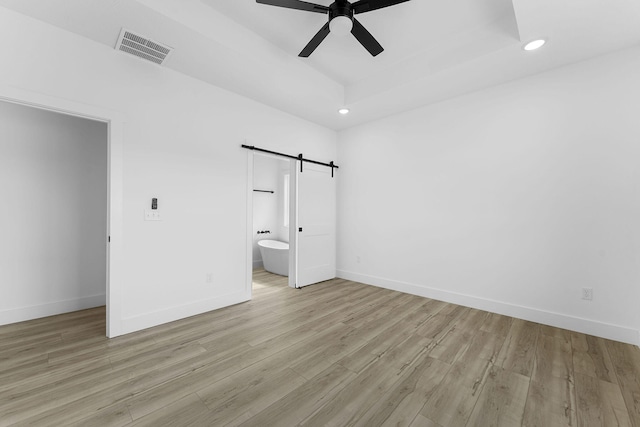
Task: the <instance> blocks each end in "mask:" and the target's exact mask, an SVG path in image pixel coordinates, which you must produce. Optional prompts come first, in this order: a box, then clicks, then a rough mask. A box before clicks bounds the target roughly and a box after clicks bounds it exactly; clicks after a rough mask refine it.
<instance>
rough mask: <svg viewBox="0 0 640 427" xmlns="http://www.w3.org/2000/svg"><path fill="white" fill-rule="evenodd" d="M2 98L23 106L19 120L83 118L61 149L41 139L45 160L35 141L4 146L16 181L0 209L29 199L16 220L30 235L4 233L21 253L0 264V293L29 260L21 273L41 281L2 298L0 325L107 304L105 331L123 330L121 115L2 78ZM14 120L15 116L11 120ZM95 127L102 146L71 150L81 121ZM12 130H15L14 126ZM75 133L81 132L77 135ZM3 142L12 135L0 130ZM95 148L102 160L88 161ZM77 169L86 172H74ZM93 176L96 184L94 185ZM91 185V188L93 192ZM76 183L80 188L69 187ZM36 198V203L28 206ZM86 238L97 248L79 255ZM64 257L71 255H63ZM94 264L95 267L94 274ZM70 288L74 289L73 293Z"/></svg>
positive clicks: (10, 209)
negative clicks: (11, 84)
mask: <svg viewBox="0 0 640 427" xmlns="http://www.w3.org/2000/svg"><path fill="white" fill-rule="evenodd" d="M0 104H2V106H3V107H4V108H5V109H7V108H12V109H17V110H20V111H22V112H21V113H19V117H22V118H23V119H26V117H27V116H29V115H33V116H41V117H47V118H48V119H45V120H49V121H52V122H56V121H60V122H63V123H65V122H67V121H70V122H75V121H78V123H81V124H83V125H81V129H80V130H77V129H76V130H73V131H72V129H73V128H74V127H73V126H71V127H70V128H69V127H65V125H63V126H62V134H63V135H61V136H60V139H61V140H62V141H63V142H64V143H65V144H66V145H64V144H63V147H62V148H61V147H60V146H58V147H57V149H56V147H54V146H53V145H52V146H49V147H48V146H46V144H45V145H44V149H45V150H48V152H47V153H46V155H49V156H50V158H49V159H48V160H54V162H49V163H45V162H44V161H45V160H47V159H45V158H44V157H46V155H45V156H43V153H42V150H41V149H43V147H40V148H41V149H40V150H39V149H38V145H37V144H36V143H35V142H33V141H32V143H31V144H26V145H25V146H15V145H14V147H13V150H14V151H13V153H12V155H11V156H9V155H5V154H7V153H3V159H4V162H5V163H6V162H8V164H9V166H8V167H5V166H6V165H3V167H2V173H3V174H4V175H7V174H9V173H11V174H13V176H14V178H13V179H12V180H11V181H10V184H11V185H12V186H14V188H13V189H11V191H12V192H13V196H12V197H13V198H14V199H15V200H17V202H16V203H15V204H10V203H6V204H5V207H4V209H2V213H1V215H4V216H10V215H15V212H16V211H17V210H18V208H19V207H20V206H22V207H24V206H27V212H23V213H24V218H22V219H21V220H20V227H22V229H23V231H25V232H27V233H28V234H29V235H30V236H29V240H30V242H31V243H27V242H25V241H23V240H21V239H24V236H13V237H12V238H11V240H9V239H7V238H5V244H6V246H11V245H12V244H14V245H15V246H16V247H18V246H20V249H21V251H22V253H19V254H16V256H17V257H18V258H19V259H18V258H17V259H16V260H13V261H12V262H11V263H10V264H6V265H2V264H3V263H2V264H0V294H4V295H15V292H14V291H15V290H16V289H17V285H16V283H15V281H13V282H9V283H7V280H4V279H6V277H7V275H9V274H10V275H12V276H15V275H16V274H17V272H19V271H20V268H21V266H20V264H21V263H22V264H23V266H24V264H25V263H26V264H28V268H29V274H27V277H23V278H24V279H25V280H26V281H27V282H31V283H36V284H37V285H38V286H39V287H36V289H35V291H34V290H33V289H31V291H32V292H31V293H29V290H27V292H26V293H22V294H20V295H17V296H15V297H14V298H12V299H11V301H9V299H8V298H4V297H3V298H2V302H3V306H0V325H3V324H10V323H16V322H20V321H25V320H29V319H36V318H41V317H46V316H51V315H56V314H61V313H65V312H71V311H76V310H82V309H85V308H89V307H95V306H99V305H102V306H103V307H105V306H106V307H105V308H103V309H101V310H100V309H98V312H101V313H103V316H104V315H105V314H106V319H105V328H103V330H104V329H106V331H105V332H106V336H107V337H115V336H118V335H121V334H122V333H123V331H122V327H121V323H122V322H121V316H120V313H121V305H120V299H119V298H118V295H119V294H120V283H121V259H122V242H121V239H122V124H123V119H122V117H121V116H120V115H119V114H118V113H116V112H113V111H110V110H104V109H102V108H99V107H94V106H90V105H87V104H81V103H76V102H74V101H69V100H67V99H62V98H55V97H51V96H47V95H43V94H39V93H35V92H31V91H25V90H22V89H18V88H12V87H7V86H3V85H0ZM14 118H15V117H14ZM0 119H1V117H0ZM18 124H19V123H13V126H15V125H18ZM22 124H23V125H24V123H22ZM67 125H68V123H67ZM92 127H93V128H96V129H100V131H101V139H102V144H99V145H100V146H99V147H88V146H83V147H81V148H82V151H83V152H82V153H79V152H77V151H74V148H73V147H74V146H73V144H70V140H71V139H74V138H76V139H77V138H80V139H82V135H83V134H84V133H86V132H89V134H90V133H91V132H90V130H88V129H86V128H92ZM26 128H27V133H28V135H27V137H28V138H33V137H35V136H37V134H38V132H40V133H42V129H40V127H39V126H35V127H33V126H27V127H26ZM8 131H9V130H8V128H7V127H3V132H8ZM10 131H11V132H15V128H12V129H11V130H10ZM76 131H77V132H76ZM73 133H77V134H79V135H80V136H78V135H75V136H74V135H72V134H73ZM85 136H86V135H85ZM4 141H9V139H7V138H5V136H3V142H4ZM7 146H8V145H7V144H3V147H2V148H4V149H7ZM92 149H97V151H98V152H100V153H101V160H99V161H98V163H100V162H102V164H101V165H98V164H96V163H95V162H94V161H93V160H91V161H89V160H87V159H91V158H93V159H94V160H95V157H92V154H90V153H87V152H86V151H87V150H88V151H92ZM16 150H17V151H16ZM94 154H95V153H94ZM29 156H32V157H33V156H35V157H36V159H39V162H35V163H33V162H31V163H30V162H28V161H27V159H28V158H29ZM99 157H100V156H99ZM84 160H87V164H81V163H82V161H84ZM55 161H57V162H58V163H59V164H62V165H64V167H62V168H58V169H57V172H55V173H57V174H58V175H57V178H56V179H57V181H55V180H54V179H53V175H54V169H55V168H54V167H53V166H52V165H53V164H54V163H55ZM83 171H84V172H86V173H85V174H84V175H83V174H82V173H81V172H83ZM78 174H80V175H78ZM80 176H82V177H83V178H79V177H80ZM58 178H59V179H62V181H60V180H59V179H58ZM98 178H99V179H98ZM4 180H5V177H4V176H3V181H4ZM65 180H66V181H65ZM65 182H66V183H67V184H66V185H65ZM92 183H94V184H95V187H92ZM54 184H56V185H57V187H55V186H54ZM20 188H22V189H25V190H26V189H35V190H36V192H38V193H37V194H36V193H28V192H26V191H25V192H23V193H19V192H18V191H16V189H20ZM92 188H93V189H94V191H95V194H94V193H92ZM95 188H98V190H95ZM74 189H76V190H78V191H77V192H74V191H72V190H74ZM3 194H6V193H4V192H3ZM29 197H31V198H32V199H33V200H32V199H29ZM21 198H22V199H21ZM25 199H26V200H25ZM7 202H8V201H7ZM34 203H35V206H37V207H36V208H33V207H32V206H31V205H33V204H34ZM29 209H30V210H29ZM65 209H66V211H65ZM23 211H24V209H23ZM85 213H86V214H85ZM92 223H94V224H95V223H99V224H101V225H100V226H99V227H95V228H94V227H91V224H92ZM38 236H40V238H41V239H42V241H41V242H40V245H36V244H34V241H35V240H36V239H37V237H38ZM24 240H27V239H24ZM83 242H84V243H87V242H90V246H91V247H93V248H96V247H98V248H99V249H98V250H97V251H93V252H91V254H84V253H82V252H83V249H82V243H83ZM16 252H19V251H18V250H16ZM33 259H40V260H45V261H49V264H43V265H40V266H37V265H35V264H33V263H32V262H31V261H32V260H33ZM56 260H57V261H56ZM68 260H71V262H66V263H65V262H63V261H68ZM91 270H93V271H94V272H95V271H99V273H98V274H93V275H92V273H91ZM88 277H93V279H92V281H93V283H92V285H91V287H89V288H88V289H82V288H83V287H82V286H81V285H80V283H82V282H83V280H89V279H87V278H88ZM73 279H77V280H75V281H74V280H73ZM65 280H66V281H68V282H69V283H65V284H64V286H66V288H64V289H62V292H58V291H60V288H59V287H57V286H56V285H55V283H61V281H62V282H64V281H65ZM95 281H99V283H95ZM74 283H75V284H74ZM3 284H6V286H9V285H10V286H11V289H9V291H7V289H6V288H3V287H2V285H3ZM74 287H75V288H76V289H73V288H74ZM94 288H95V289H94ZM74 290H75V291H77V293H76V294H73V292H72V291H74ZM94 311H95V310H94Z"/></svg>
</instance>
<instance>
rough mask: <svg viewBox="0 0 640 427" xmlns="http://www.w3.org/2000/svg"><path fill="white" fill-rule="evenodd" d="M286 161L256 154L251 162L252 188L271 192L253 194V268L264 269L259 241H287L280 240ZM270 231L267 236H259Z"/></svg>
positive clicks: (287, 238)
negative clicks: (283, 176)
mask: <svg viewBox="0 0 640 427" xmlns="http://www.w3.org/2000/svg"><path fill="white" fill-rule="evenodd" d="M288 167H289V162H288V161H285V160H281V159H277V158H274V157H267V156H261V155H256V156H255V157H254V163H253V188H254V189H257V190H268V191H273V193H262V192H254V193H253V268H260V267H262V266H263V263H262V255H261V254H260V249H259V247H258V241H260V240H265V239H266V240H280V241H283V242H288V241H289V236H288V235H287V236H286V240H285V239H283V238H282V236H281V234H282V232H281V230H282V228H283V226H282V224H283V216H282V214H283V209H282V205H283V203H284V201H283V184H282V171H283V170H284V169H286V170H288ZM258 231H269V232H270V233H269V234H258Z"/></svg>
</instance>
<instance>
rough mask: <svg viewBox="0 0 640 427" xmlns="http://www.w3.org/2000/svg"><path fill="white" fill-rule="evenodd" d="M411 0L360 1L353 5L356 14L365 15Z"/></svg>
mask: <svg viewBox="0 0 640 427" xmlns="http://www.w3.org/2000/svg"><path fill="white" fill-rule="evenodd" d="M406 1H409V0H360V1H357V2H355V3H353V4H352V5H351V7H352V8H353V12H354V13H365V12H370V11H372V10H376V9H382V8H383V7H389V6H393V5H396V4H398V3H404V2H406Z"/></svg>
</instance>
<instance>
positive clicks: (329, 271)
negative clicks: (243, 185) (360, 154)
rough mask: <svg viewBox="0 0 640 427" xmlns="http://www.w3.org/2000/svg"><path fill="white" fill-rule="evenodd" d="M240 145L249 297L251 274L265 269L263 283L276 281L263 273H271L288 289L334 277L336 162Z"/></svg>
mask: <svg viewBox="0 0 640 427" xmlns="http://www.w3.org/2000/svg"><path fill="white" fill-rule="evenodd" d="M243 147H245V148H250V149H251V150H252V151H250V152H249V153H248V168H247V170H248V185H249V188H248V192H247V194H248V196H247V206H248V209H247V234H248V238H247V260H248V262H247V282H248V283H247V288H248V293H249V298H251V291H252V288H253V282H254V280H253V278H254V272H262V271H265V274H262V275H261V277H263V281H264V280H265V279H264V277H270V278H271V279H269V280H273V281H276V280H275V279H276V278H275V277H274V276H269V274H271V275H273V274H276V275H278V276H280V279H279V280H277V282H278V283H287V284H288V286H289V287H291V288H302V287H304V286H308V285H312V284H315V283H319V282H323V281H326V280H330V279H333V278H335V276H336V239H335V230H336V179H335V169H337V166H335V165H334V164H333V162H331V163H328V164H324V163H320V162H316V161H311V160H308V159H302V155H300V156H299V157H298V158H297V159H296V158H292V156H289V155H283V154H280V153H275V152H269V151H268V150H262V149H257V148H255V147H249V146H244V145H243ZM254 150H255V151H254ZM303 161H304V163H303ZM265 206H271V207H270V208H267V209H266V210H265ZM265 212H266V213H265ZM269 212H271V214H270V213H269ZM274 230H275V232H274ZM273 236H275V239H274V238H273ZM287 260H288V265H284V264H286V262H287ZM287 271H288V278H287V279H286V281H285V280H283V279H282V277H284V276H286V275H287Z"/></svg>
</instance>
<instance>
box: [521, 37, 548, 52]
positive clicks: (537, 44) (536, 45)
mask: <svg viewBox="0 0 640 427" xmlns="http://www.w3.org/2000/svg"><path fill="white" fill-rule="evenodd" d="M545 43H547V41H546V40H545V39H538V40H532V41H530V42H529V43H526V44H525V45H524V46H523V47H522V48H523V49H524V50H526V51H531V50H536V49H540V48H541V47H542V46H544V45H545Z"/></svg>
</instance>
